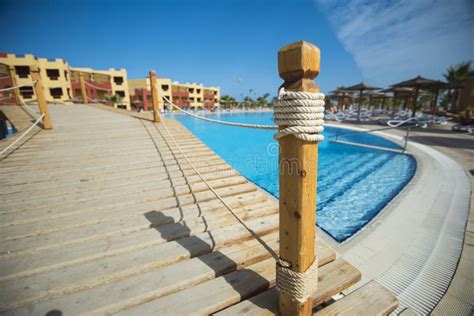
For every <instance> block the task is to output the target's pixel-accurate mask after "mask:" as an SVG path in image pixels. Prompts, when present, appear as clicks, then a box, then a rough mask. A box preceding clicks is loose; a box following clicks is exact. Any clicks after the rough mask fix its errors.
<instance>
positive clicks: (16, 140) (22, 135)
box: [0, 113, 45, 155]
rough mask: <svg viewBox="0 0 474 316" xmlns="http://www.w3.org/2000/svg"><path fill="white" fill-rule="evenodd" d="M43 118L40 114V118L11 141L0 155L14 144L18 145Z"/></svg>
mask: <svg viewBox="0 0 474 316" xmlns="http://www.w3.org/2000/svg"><path fill="white" fill-rule="evenodd" d="M44 116H45V114H44V113H43V114H41V115H40V117H38V119H37V120H36V121H35V122H34V123H33V124H32V125H31V126H30V127H29V128H28V129H27V130H26V131H24V132H23V134H21V135H20V136H19V137H18V138H17V139H15V141H13V142H12V143H11V144H10V145H8V146H7V147H6V148H5V149H3V150H2V151H1V152H0V155H3V154H5V153H6V152H7V151H8V150H9V149H10V148H12V147H13V146H14V145H15V144H16V143H18V142H19V141H20V140H22V139H23V138H24V137H25V136H26V135H27V134H28V133H29V132H30V131H31V130H32V129H33V128H34V127H35V126H36V125H38V123H39V122H40V121H41V120H42V119H43V117H44Z"/></svg>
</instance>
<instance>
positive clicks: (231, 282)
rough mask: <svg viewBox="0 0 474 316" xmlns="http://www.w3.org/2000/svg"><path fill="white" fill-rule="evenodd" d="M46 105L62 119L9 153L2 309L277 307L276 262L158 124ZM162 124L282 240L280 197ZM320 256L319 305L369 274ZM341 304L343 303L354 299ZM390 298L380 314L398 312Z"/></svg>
mask: <svg viewBox="0 0 474 316" xmlns="http://www.w3.org/2000/svg"><path fill="white" fill-rule="evenodd" d="M50 112H51V115H52V119H53V126H54V129H53V130H51V131H40V132H39V133H37V134H36V135H35V136H34V137H32V138H31V139H29V140H28V141H27V142H25V143H24V144H23V145H22V146H21V147H20V148H19V149H17V150H16V151H15V152H14V153H12V154H11V155H9V156H8V157H7V158H6V159H4V160H3V161H1V162H0V174H1V177H0V205H1V206H0V216H1V221H0V225H1V228H0V238H1V241H0V293H1V294H0V297H1V300H0V311H3V312H6V314H10V313H11V314H13V313H14V314H15V315H22V314H43V315H44V314H46V313H48V312H52V311H56V312H62V313H64V314H83V313H87V314H109V313H124V314H152V313H153V314H157V315H166V314H172V315H181V314H211V313H216V312H222V313H224V314H225V313H227V314H235V313H244V314H249V313H253V312H255V313H269V312H272V311H276V310H277V292H276V290H275V289H274V288H273V286H274V283H275V271H274V269H275V262H274V260H273V259H272V258H271V257H270V255H269V253H268V252H267V251H266V250H265V249H264V248H263V247H262V246H261V245H260V244H259V243H258V242H257V241H256V240H254V239H253V238H252V237H251V235H250V234H249V233H248V232H247V231H246V230H245V229H244V227H243V226H242V225H241V224H239V223H238V222H237V221H236V220H235V218H233V217H232V216H231V215H230V213H229V212H228V211H227V210H226V209H225V208H224V207H223V206H222V204H221V202H219V201H218V200H217V199H216V197H215V196H214V195H213V193H212V192H211V191H209V189H208V187H207V186H206V185H205V184H204V183H203V181H201V179H200V178H199V177H198V176H197V175H196V174H195V172H194V171H193V170H192V169H191V167H190V166H189V164H188V163H187V162H186V161H185V160H184V159H183V156H182V155H181V154H180V153H179V151H178V150H177V148H176V146H175V145H174V144H173V143H172V142H171V141H170V139H169V137H168V135H167V134H166V132H165V130H164V128H163V126H162V125H160V124H154V123H152V122H150V121H148V120H146V119H138V118H136V117H131V116H127V115H120V114H117V113H113V112H111V111H104V110H103V109H99V108H97V107H91V106H84V105H74V106H72V105H69V106H65V105H62V106H60V105H56V106H54V105H52V106H50ZM142 117H143V118H146V115H143V116H142ZM166 124H167V126H168V127H169V128H170V130H171V132H172V133H173V135H176V140H177V142H178V143H179V145H180V146H181V147H182V149H183V151H184V152H185V153H186V155H187V156H188V157H189V158H190V160H191V161H192V163H193V164H194V165H195V166H196V167H197V168H198V170H199V171H200V172H201V173H202V174H203V175H204V176H205V178H206V180H207V181H209V183H210V184H211V185H212V186H213V187H214V188H215V189H216V190H217V191H218V193H219V194H220V195H221V196H223V197H224V198H225V200H226V202H228V203H229V204H231V205H232V207H234V208H235V209H236V210H237V212H238V214H239V215H240V216H241V217H242V218H244V219H245V221H246V222H247V223H248V225H249V226H250V227H251V228H252V229H253V230H254V231H255V232H256V233H258V234H259V235H260V236H262V239H263V240H265V241H266V242H267V243H268V244H269V245H270V246H271V247H273V249H275V250H278V205H277V203H276V202H275V200H274V199H271V198H269V196H268V195H267V194H265V193H263V192H262V191H260V190H259V189H258V188H257V187H256V186H255V185H254V184H252V183H249V182H248V181H247V180H246V179H245V178H244V177H242V176H240V175H239V174H238V173H237V172H236V171H235V170H233V169H232V168H231V167H230V166H229V165H228V164H227V163H225V162H224V161H223V160H222V159H220V158H219V157H218V156H217V155H216V154H215V153H213V152H212V151H211V150H210V149H209V148H208V147H207V146H206V145H204V144H203V143H202V142H201V141H200V140H199V139H198V138H196V137H195V136H194V135H192V134H191V133H190V132H189V131H188V130H187V129H185V128H184V127H183V126H182V125H181V124H180V123H178V122H177V121H174V120H166ZM317 255H318V257H319V264H320V266H321V269H320V276H319V290H318V292H317V293H316V294H315V303H316V304H321V303H323V302H326V301H328V300H330V299H331V296H333V295H335V294H337V293H339V292H340V291H341V290H343V289H345V288H347V287H348V286H350V285H352V284H354V283H355V282H357V281H358V280H359V279H360V273H359V271H357V270H356V269H355V268H354V267H352V266H351V265H350V264H349V263H348V262H346V261H344V260H343V259H337V260H336V256H335V253H334V252H333V251H332V250H331V249H329V248H328V247H327V246H326V245H325V244H324V243H323V242H321V241H318V242H317ZM373 287H374V289H375V290H373V291H372V292H369V293H371V294H369V296H370V297H372V296H373V297H375V299H377V298H378V297H379V296H380V299H382V300H383V302H389V303H390V304H392V305H394V306H393V309H394V308H395V307H396V300H395V298H394V297H393V296H391V294H390V295H389V294H387V293H385V292H383V291H380V290H378V288H377V285H373ZM272 288H273V289H272ZM363 289H365V291H368V290H370V289H368V288H367V287H364V288H363ZM359 291H360V290H359ZM356 293H358V291H356V292H354V294H356ZM359 293H360V294H358V295H359V296H362V297H364V293H361V292H359ZM377 293H382V294H377ZM354 294H351V295H354ZM365 295H366V296H365V297H367V294H365ZM383 295H385V296H383ZM347 298H348V299H349V298H350V296H348V297H347ZM246 299H249V300H246ZM344 300H345V299H344ZM369 301H370V300H369ZM336 304H337V303H335V304H333V305H330V306H333V307H332V309H333V310H335V311H336V312H337V311H340V310H342V311H344V307H342V309H338V308H340V307H338V306H339V305H340V304H339V305H336ZM362 305H364V304H362ZM382 305H383V304H382ZM364 306H365V305H364ZM386 306H387V304H385V305H384V308H385V309H384V310H383V312H381V311H382V309H378V310H377V312H378V313H385V312H387V311H390V310H393V309H391V308H389V309H387V308H386ZM317 310H319V312H322V311H321V310H320V309H317ZM363 310H364V309H361V311H363ZM353 311H356V310H353ZM329 314H331V313H329Z"/></svg>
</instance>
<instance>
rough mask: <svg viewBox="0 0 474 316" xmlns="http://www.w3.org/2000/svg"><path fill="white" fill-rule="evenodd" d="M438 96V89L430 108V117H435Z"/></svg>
mask: <svg viewBox="0 0 474 316" xmlns="http://www.w3.org/2000/svg"><path fill="white" fill-rule="evenodd" d="M438 95H439V88H436V93H435V96H434V100H433V106H432V113H431V114H432V115H436V114H437V112H438Z"/></svg>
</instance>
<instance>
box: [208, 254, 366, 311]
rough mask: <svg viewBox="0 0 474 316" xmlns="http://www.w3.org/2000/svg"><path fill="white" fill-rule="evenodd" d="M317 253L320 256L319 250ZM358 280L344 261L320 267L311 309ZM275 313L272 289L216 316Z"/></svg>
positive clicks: (353, 269) (274, 296)
mask: <svg viewBox="0 0 474 316" xmlns="http://www.w3.org/2000/svg"><path fill="white" fill-rule="evenodd" d="M318 253H319V254H320V252H319V250H318ZM360 278H361V274H360V272H359V271H358V270H357V269H356V268H354V267H353V266H352V265H351V264H349V263H348V262H347V261H345V260H344V259H337V260H336V261H334V262H331V263H328V264H326V265H323V266H321V265H320V269H319V277H318V284H319V286H318V290H317V291H316V293H315V294H314V295H313V307H314V306H317V305H319V304H322V303H323V302H326V301H328V300H330V299H331V297H332V296H334V295H336V294H337V293H340V292H341V291H343V290H344V289H346V288H348V287H350V286H351V285H353V284H355V283H357V282H358V281H359V280H360ZM277 313H278V290H277V289H276V288H272V289H270V290H267V291H265V292H262V293H260V294H258V295H256V296H254V297H251V298H249V299H248V300H245V301H242V302H241V303H239V304H236V305H234V306H231V307H229V308H227V309H225V310H223V311H221V312H219V313H217V314H216V315H222V316H223V315H275V314H277Z"/></svg>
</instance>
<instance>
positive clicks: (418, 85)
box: [392, 76, 448, 117]
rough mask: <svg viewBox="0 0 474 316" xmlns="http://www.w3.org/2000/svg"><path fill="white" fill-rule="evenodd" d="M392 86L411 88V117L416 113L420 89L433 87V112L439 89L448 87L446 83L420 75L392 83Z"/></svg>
mask: <svg viewBox="0 0 474 316" xmlns="http://www.w3.org/2000/svg"><path fill="white" fill-rule="evenodd" d="M392 87H393V88H413V89H414V91H413V102H412V106H413V112H412V117H413V116H415V113H416V105H417V102H418V95H419V92H420V89H434V90H435V91H436V92H435V99H434V102H432V106H433V113H435V111H436V103H437V102H438V93H439V90H440V89H444V88H447V87H448V84H447V83H445V82H442V81H439V80H433V79H427V78H423V77H421V76H418V77H415V78H413V79H410V80H406V81H402V82H399V83H396V84H394V85H392Z"/></svg>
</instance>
